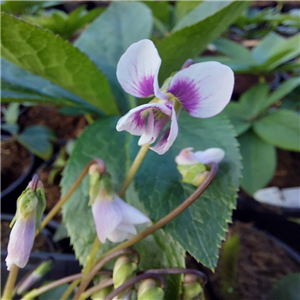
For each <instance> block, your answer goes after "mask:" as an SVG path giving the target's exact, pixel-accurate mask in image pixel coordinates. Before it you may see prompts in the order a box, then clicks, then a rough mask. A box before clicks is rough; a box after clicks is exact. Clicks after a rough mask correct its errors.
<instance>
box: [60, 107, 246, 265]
mask: <svg viewBox="0 0 300 300" xmlns="http://www.w3.org/2000/svg"><path fill="white" fill-rule="evenodd" d="M116 122H117V119H115V118H105V119H101V120H98V121H96V122H95V123H94V124H92V125H90V126H89V127H87V129H86V130H85V131H84V132H83V133H82V135H81V136H80V137H79V139H78V140H77V142H76V144H75V147H74V150H73V152H72V154H71V157H70V159H69V161H68V164H67V167H66V168H65V170H64V173H63V180H62V193H63V194H65V193H66V192H67V190H68V188H69V187H70V186H71V185H72V183H73V182H74V181H75V179H76V178H77V176H78V175H79V174H80V172H81V171H82V169H83V168H84V166H85V165H86V164H87V163H88V162H89V161H90V160H91V159H92V158H94V157H100V158H101V159H103V160H104V161H105V163H106V165H107V170H108V172H109V173H110V174H111V175H112V180H113V186H114V188H115V190H118V189H119V188H120V185H121V183H122V181H123V180H124V174H125V172H126V170H127V169H128V168H129V166H130V164H131V163H132V161H133V159H134V157H135V155H136V153H137V151H138V146H137V141H136V140H137V139H136V138H132V137H130V136H129V135H128V134H125V133H124V132H121V133H119V132H117V131H116V130H115V124H116ZM179 125H180V132H179V136H178V139H177V140H176V142H175V144H174V145H173V146H172V148H171V150H170V151H169V152H167V153H166V154H165V155H163V156H160V155H157V154H156V153H154V152H152V151H150V152H149V153H148V154H147V156H146V160H145V161H144V162H143V164H142V166H141V168H140V170H139V171H138V173H137V175H136V180H135V185H134V187H135V189H136V192H137V195H136V193H135V192H134V190H133V186H131V187H130V189H129V191H128V192H127V194H126V200H127V202H129V203H131V204H133V205H134V206H136V207H138V208H139V209H141V210H143V205H144V207H145V210H146V211H147V212H148V214H149V215H150V218H151V219H152V220H153V221H155V222H156V221H158V220H159V219H160V218H162V217H164V216H165V215H167V214H168V213H169V212H170V211H171V210H172V209H174V208H175V207H176V206H178V205H179V204H180V203H182V201H183V200H184V199H185V198H186V197H188V196H189V195H190V194H191V193H192V192H193V191H194V190H195V188H194V187H193V186H191V185H188V184H183V183H182V182H181V176H180V174H179V172H178V171H177V168H176V164H175V161H174V159H175V156H176V155H178V153H179V152H180V150H181V149H182V148H184V147H188V146H192V147H194V148H195V150H203V149H206V148H209V147H221V148H223V149H224V150H225V152H226V156H225V159H224V161H223V162H222V163H221V164H220V170H219V173H218V176H217V178H216V180H215V181H214V183H213V184H212V185H211V187H210V188H209V189H208V190H207V191H206V192H205V194H204V195H203V196H201V198H200V199H198V200H197V201H196V203H195V204H193V205H192V206H191V207H190V208H189V209H188V210H186V211H185V212H184V213H182V214H181V215H180V216H178V217H177V218H176V219H175V220H174V221H172V222H171V223H169V224H168V225H167V226H166V227H165V228H164V234H169V235H170V236H171V237H172V239H174V240H175V241H176V242H178V243H179V244H180V246H181V247H182V248H183V249H184V250H187V251H189V252H190V253H191V254H192V255H193V256H195V258H196V259H197V260H200V261H201V262H202V263H204V264H205V265H206V266H208V267H211V268H213V267H215V265H216V263H217V257H218V246H219V245H220V244H221V240H222V239H224V238H225V231H226V228H227V223H228V222H229V221H230V219H231V213H232V209H233V208H234V207H235V196H236V191H237V189H238V186H239V176H240V156H239V154H238V150H237V142H236V140H235V139H234V132H233V130H232V126H231V125H230V124H229V123H228V121H227V120H226V119H224V118H222V117H214V118H210V119H203V120H200V119H195V118H191V117H189V116H188V115H187V114H186V113H182V114H181V115H180V119H179ZM88 189H89V188H88V178H85V179H84V180H83V182H82V183H81V185H80V186H79V188H78V189H77V190H76V191H75V193H74V194H73V195H72V196H71V198H70V199H69V200H68V202H67V203H66V204H65V205H64V207H63V218H64V222H65V223H66V226H67V229H68V232H69V234H70V237H71V242H72V244H73V245H74V249H75V253H76V255H77V257H78V258H79V259H80V262H81V263H82V264H83V263H84V262H85V258H86V255H87V254H88V252H89V250H90V247H91V245H92V243H93V241H94V238H95V227H94V222H93V217H92V213H91V208H90V207H88V192H89V191H88ZM136 199H137V200H136ZM137 202H138V203H137ZM142 204H143V205H142ZM212 233H214V234H212ZM110 247H111V244H110V243H105V245H102V247H101V251H105V249H107V248H110ZM149 257H151V256H149ZM173 266H174V265H173Z"/></svg>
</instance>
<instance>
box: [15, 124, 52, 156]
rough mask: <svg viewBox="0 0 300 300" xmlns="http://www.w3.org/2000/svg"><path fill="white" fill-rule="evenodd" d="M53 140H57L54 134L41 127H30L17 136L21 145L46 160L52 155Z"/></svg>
mask: <svg viewBox="0 0 300 300" xmlns="http://www.w3.org/2000/svg"><path fill="white" fill-rule="evenodd" d="M53 139H55V136H54V134H53V132H52V131H51V130H50V129H49V128H47V127H44V126H40V125H33V126H29V127H27V128H26V129H25V130H24V131H23V132H22V133H21V134H19V135H18V136H17V140H18V142H19V143H20V144H22V145H23V146H24V147H26V148H27V149H28V150H29V151H30V152H32V153H33V154H35V155H36V156H38V157H40V158H42V159H44V160H47V159H49V158H50V156H51V155H52V152H53V146H52V144H51V143H50V141H51V140H53Z"/></svg>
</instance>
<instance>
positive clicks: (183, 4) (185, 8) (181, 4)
mask: <svg viewBox="0 0 300 300" xmlns="http://www.w3.org/2000/svg"><path fill="white" fill-rule="evenodd" d="M201 2H202V1H176V2H175V11H174V14H175V16H174V23H175V24H177V23H178V22H179V21H180V20H181V19H182V18H183V17H184V16H186V15H187V14H188V13H189V12H190V11H192V10H193V9H194V8H195V7H196V6H197V5H199V4H200V3H201Z"/></svg>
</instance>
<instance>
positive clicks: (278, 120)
mask: <svg viewBox="0 0 300 300" xmlns="http://www.w3.org/2000/svg"><path fill="white" fill-rule="evenodd" d="M254 131H255V132H256V134H257V135H258V136H260V138H262V139H263V140H264V141H266V142H267V143H269V144H272V145H275V146H276V147H279V148H282V149H286V150H291V151H300V140H299V137H300V115H299V114H298V113H297V112H294V111H291V110H286V109H280V110H278V111H276V112H273V113H271V114H269V115H267V116H266V117H264V118H262V119H260V120H259V121H257V122H255V123H254Z"/></svg>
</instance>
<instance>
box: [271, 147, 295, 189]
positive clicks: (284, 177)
mask: <svg viewBox="0 0 300 300" xmlns="http://www.w3.org/2000/svg"><path fill="white" fill-rule="evenodd" d="M299 185H300V153H297V152H289V151H285V150H281V149H277V169H276V172H275V175H274V178H273V179H272V181H271V182H270V183H269V185H268V186H270V187H271V186H277V187H279V188H287V187H297V186H299Z"/></svg>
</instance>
